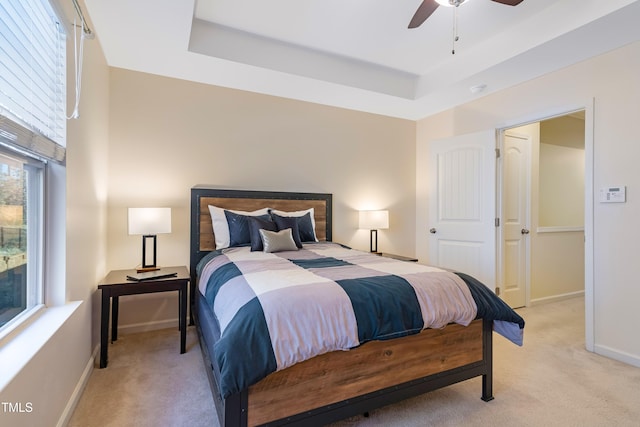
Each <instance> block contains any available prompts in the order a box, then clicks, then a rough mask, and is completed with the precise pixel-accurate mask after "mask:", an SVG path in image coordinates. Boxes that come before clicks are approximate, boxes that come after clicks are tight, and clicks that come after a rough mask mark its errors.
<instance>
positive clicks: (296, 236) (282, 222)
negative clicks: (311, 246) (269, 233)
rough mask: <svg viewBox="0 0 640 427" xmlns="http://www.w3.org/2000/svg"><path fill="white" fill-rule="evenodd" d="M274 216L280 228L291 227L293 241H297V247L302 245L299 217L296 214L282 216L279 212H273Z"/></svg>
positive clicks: (272, 215) (274, 220)
mask: <svg viewBox="0 0 640 427" xmlns="http://www.w3.org/2000/svg"><path fill="white" fill-rule="evenodd" d="M271 217H272V218H273V222H275V223H276V225H277V226H278V230H277V231H280V230H284V229H285V228H290V229H291V235H292V236H293V241H294V242H295V243H296V247H298V248H301V247H302V240H300V230H299V228H298V218H296V217H295V216H280V215H278V214H274V213H272V214H271Z"/></svg>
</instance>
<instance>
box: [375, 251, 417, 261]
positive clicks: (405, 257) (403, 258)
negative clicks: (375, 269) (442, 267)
mask: <svg viewBox="0 0 640 427" xmlns="http://www.w3.org/2000/svg"><path fill="white" fill-rule="evenodd" d="M378 255H380V256H383V257H385V258H393V259H397V260H400V261H409V262H418V258H411V257H408V256H402V255H394V254H387V253H384V252H379V253H378Z"/></svg>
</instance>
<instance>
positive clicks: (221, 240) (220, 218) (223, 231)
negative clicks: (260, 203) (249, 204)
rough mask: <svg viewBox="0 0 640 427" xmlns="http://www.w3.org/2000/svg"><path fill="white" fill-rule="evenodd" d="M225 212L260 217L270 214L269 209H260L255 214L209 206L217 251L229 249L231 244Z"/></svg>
mask: <svg viewBox="0 0 640 427" xmlns="http://www.w3.org/2000/svg"><path fill="white" fill-rule="evenodd" d="M224 211H230V212H233V213H236V214H238V215H247V216H259V215H265V214H268V213H269V208H262V209H258V210H257V211H253V212H245V211H235V210H232V209H223V208H219V207H217V206H213V205H209V213H210V214H211V224H212V225H213V234H214V235H215V237H216V249H224V248H228V247H229V244H230V243H231V236H230V235H229V224H228V223H227V216H226V215H225V214H224Z"/></svg>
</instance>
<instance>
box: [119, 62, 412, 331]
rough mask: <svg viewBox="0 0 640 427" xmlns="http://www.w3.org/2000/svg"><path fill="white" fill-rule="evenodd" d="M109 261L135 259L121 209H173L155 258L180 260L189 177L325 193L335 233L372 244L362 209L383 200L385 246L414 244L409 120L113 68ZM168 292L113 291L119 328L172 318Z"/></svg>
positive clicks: (129, 264) (122, 264)
mask: <svg viewBox="0 0 640 427" xmlns="http://www.w3.org/2000/svg"><path fill="white" fill-rule="evenodd" d="M110 87H111V90H110V103H111V107H110V128H109V135H110V146H109V150H110V151H109V194H108V209H109V215H108V229H109V247H108V255H107V259H108V268H109V269H118V268H133V267H134V266H136V264H139V263H140V258H141V253H140V252H141V249H140V246H141V243H140V239H141V238H140V236H129V235H127V224H126V217H127V208H128V207H143V206H156V205H157V206H168V207H171V208H172V217H173V218H172V222H173V229H172V232H171V234H163V235H159V236H158V263H159V264H160V265H161V266H162V265H165V266H166V265H176V264H182V265H188V264H189V213H190V206H189V202H190V200H189V197H190V189H191V187H193V186H194V185H197V184H211V185H214V186H220V187H223V188H236V189H248V190H276V191H305V192H322V193H325V192H326V193H332V194H333V218H334V223H333V240H334V241H337V242H341V243H344V244H347V245H350V246H352V247H354V248H357V249H362V250H369V232H368V230H359V229H358V212H357V210H359V209H388V210H389V217H390V226H389V229H388V230H380V231H379V233H378V247H379V249H381V250H382V251H384V252H391V253H398V254H402V255H407V256H412V255H413V252H414V250H415V237H414V236H415V233H414V225H415V182H416V179H415V162H414V160H413V155H414V151H415V122H413V121H409V120H401V119H395V118H389V117H383V116H378V115H374V114H368V113H362V112H356V111H350V110H344V109H339V108H334V107H327V106H322V105H317V104H311V103H306V102H300V101H294V100H288V99H283V98H277V97H273V96H267V95H260V94H255V93H250V92H243V91H239V90H233V89H226V88H221V87H214V86H208V85H203V84H198V83H193V82H187V81H183V80H177V79H171V78H166V77H158V76H154V75H150V74H144V73H139V72H133V71H126V70H122V69H112V70H111V80H110ZM176 298H177V297H176V295H172V293H168V294H156V295H141V296H132V297H126V298H121V300H120V320H121V325H122V326H121V328H120V329H121V330H122V331H123V333H126V332H129V331H131V330H139V329H146V328H153V327H159V326H169V325H173V324H174V323H175V322H176V319H177V299H176Z"/></svg>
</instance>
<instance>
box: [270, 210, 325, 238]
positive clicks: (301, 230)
mask: <svg viewBox="0 0 640 427" xmlns="http://www.w3.org/2000/svg"><path fill="white" fill-rule="evenodd" d="M269 213H270V214H271V217H272V218H274V221H275V218H276V217H280V218H295V219H296V222H297V223H298V234H299V235H300V241H301V242H315V241H316V232H315V231H314V230H313V222H312V221H311V212H307V213H306V214H304V215H302V216H286V217H285V216H281V215H278V214H277V213H274V212H272V211H269Z"/></svg>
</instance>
